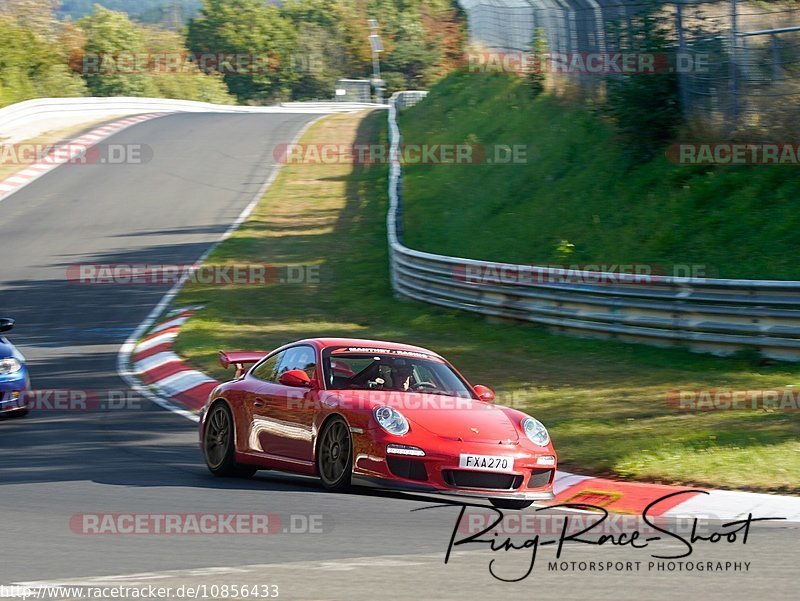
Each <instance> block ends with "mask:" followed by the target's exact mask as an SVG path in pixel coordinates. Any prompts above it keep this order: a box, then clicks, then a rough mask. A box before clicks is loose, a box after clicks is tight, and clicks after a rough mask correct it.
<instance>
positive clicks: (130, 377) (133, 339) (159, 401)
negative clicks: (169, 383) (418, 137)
mask: <svg viewBox="0 0 800 601" xmlns="http://www.w3.org/2000/svg"><path fill="white" fill-rule="evenodd" d="M327 116H329V115H328V114H325V115H320V116H319V117H317V118H316V119H313V120H311V121H309V122H308V123H306V124H305V125H304V126H303V127H302V128H301V129H300V131H299V132H297V135H296V136H295V137H294V139H293V140H292V142H291V144H293V145H294V144H297V143H298V142H299V141H300V138H302V137H303V135H305V133H306V131H308V129H309V128H310V127H311V126H312V125H314V124H315V123H317V122H318V121H319V120H320V119H322V118H323V117H327ZM282 166H283V165H282V164H278V165H277V166H276V167H275V168H274V170H273V171H272V173H271V174H270V175H269V177H268V178H267V181H265V182H264V183H263V184H262V185H261V187H260V188H259V190H258V192H256V195H255V197H254V198H253V200H251V201H250V203H249V204H248V205H247V206H246V207H245V208H244V209H243V210H242V212H241V213H239V216H238V217H237V218H236V221H234V222H233V223H232V224H231V225H230V227H229V228H228V229H227V230H226V231H225V233H224V234H222V236H221V237H220V238H219V239H218V240H217V241H216V242H213V243H212V244H211V246H209V247H208V248H207V249H206V251H205V252H204V253H203V254H202V256H201V257H200V258H199V259H197V261H195V263H194V264H193V265H192V267H191V269H188V270H186V271H185V272H184V273H183V275H182V276H181V279H180V280H178V282H177V283H176V284H175V285H174V286H173V287H172V288H170V290H169V291H168V292H167V293H166V294H165V295H164V296H163V297H161V300H160V301H159V302H158V304H157V305H156V306H155V307H153V309H152V311H150V313H149V314H148V315H147V317H145V319H144V321H143V322H142V323H140V324H139V325H138V327H137V328H136V329H135V330H134V332H133V333H132V334H131V335H130V336H128V339H127V340H126V341H125V343H124V344H123V345H122V346H121V347H120V349H119V352H118V353H117V374H118V375H119V377H120V378H122V380H123V381H124V382H125V383H126V384H127V385H128V386H129V387H130V388H131V389H132V390H134V391H136V392H138V393H139V394H141V395H142V396H144V397H145V398H146V399H147V400H149V401H151V402H152V403H155V404H156V405H158V406H159V407H162V408H163V409H166V410H167V411H171V412H173V413H177V414H178V415H181V416H183V417H185V418H186V419H188V420H191V421H193V422H199V421H200V416H199V415H196V414H194V413H192V412H191V411H187V410H186V409H183V408H182V407H179V406H177V405H176V404H175V403H173V402H172V401H171V400H169V399H167V398H166V397H164V396H162V395H160V394H156V393H155V392H153V391H152V390H150V388H149V387H147V386H146V385H144V384H143V383H142V382H141V381H139V379H138V378H137V377H136V376H135V375H134V373H133V371H132V369H131V355H132V354H133V351H134V350H135V348H136V343H137V342H138V341H139V339H140V338H141V337H142V336H144V334H145V333H146V332H147V331H148V330H149V329H150V328H151V327H152V326H153V324H154V323H155V321H156V320H157V319H158V318H159V316H161V314H162V313H163V312H164V310H165V309H166V308H167V307H168V306H169V304H170V303H171V302H172V301H173V300H174V299H175V297H176V296H177V295H178V293H179V292H180V291H181V289H182V288H183V287H184V285H185V284H186V281H187V280H188V279H189V276H190V275H192V274H193V273H194V271H195V270H196V269H197V268H198V267H199V266H200V265H201V264H202V263H203V262H204V261H205V260H206V258H207V257H208V256H209V255H210V254H211V253H212V252H213V251H214V249H215V248H217V246H219V245H220V244H222V243H223V242H224V241H225V240H227V239H228V238H229V237H230V236H231V235H232V234H233V233H234V232H235V231H236V230H238V229H239V228H240V227H241V226H242V224H243V223H244V222H245V220H246V219H247V218H248V217H249V216H250V214H251V213H252V212H253V210H255V208H256V206H258V203H259V202H260V201H261V198H262V197H263V196H264V194H266V193H267V190H269V188H270V187H271V186H272V183H273V182H274V181H275V179H276V178H277V177H278V174H279V173H280V171H281V167H282Z"/></svg>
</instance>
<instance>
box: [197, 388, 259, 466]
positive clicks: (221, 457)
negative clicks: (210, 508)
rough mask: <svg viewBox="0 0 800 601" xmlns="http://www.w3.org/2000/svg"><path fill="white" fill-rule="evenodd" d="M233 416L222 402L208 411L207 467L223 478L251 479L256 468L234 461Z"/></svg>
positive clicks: (205, 451)
mask: <svg viewBox="0 0 800 601" xmlns="http://www.w3.org/2000/svg"><path fill="white" fill-rule="evenodd" d="M233 432H234V425H233V415H232V414H231V410H230V408H229V407H228V405H227V404H226V403H224V402H222V401H218V402H217V403H214V404H213V405H212V406H211V408H210V409H209V410H208V417H207V418H206V428H205V432H203V457H204V458H205V460H206V467H208V471H210V472H211V473H212V474H214V475H215V476H220V477H222V478H250V477H251V476H252V475H253V474H255V473H256V471H257V470H256V468H254V467H253V466H250V465H241V464H238V463H236V461H235V460H234V457H235V455H234V445H233Z"/></svg>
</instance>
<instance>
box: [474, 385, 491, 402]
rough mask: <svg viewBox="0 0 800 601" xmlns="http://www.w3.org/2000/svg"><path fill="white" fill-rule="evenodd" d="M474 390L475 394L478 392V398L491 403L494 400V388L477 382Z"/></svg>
mask: <svg viewBox="0 0 800 601" xmlns="http://www.w3.org/2000/svg"><path fill="white" fill-rule="evenodd" d="M472 390H474V391H475V394H477V395H478V398H479V399H480V400H482V401H486V402H487V403H491V402H492V401H493V400H494V390H492V389H491V388H489V387H487V386H482V385H480V384H475V386H473V387H472Z"/></svg>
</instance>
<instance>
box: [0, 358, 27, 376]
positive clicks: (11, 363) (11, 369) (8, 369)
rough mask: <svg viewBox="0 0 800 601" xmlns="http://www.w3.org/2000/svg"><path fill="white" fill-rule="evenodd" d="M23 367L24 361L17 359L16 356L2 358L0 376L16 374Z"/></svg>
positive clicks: (0, 360)
mask: <svg viewBox="0 0 800 601" xmlns="http://www.w3.org/2000/svg"><path fill="white" fill-rule="evenodd" d="M21 369H22V363H20V362H19V361H18V360H17V359H14V357H9V358H7V359H0V376H6V375H8V374H14V373H17V372H18V371H19V370H21Z"/></svg>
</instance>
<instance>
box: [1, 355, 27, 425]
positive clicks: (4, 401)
mask: <svg viewBox="0 0 800 601" xmlns="http://www.w3.org/2000/svg"><path fill="white" fill-rule="evenodd" d="M29 390H30V382H29V380H28V372H27V370H26V369H25V367H23V368H22V369H21V370H19V371H18V372H16V373H13V374H7V375H0V414H3V413H13V412H16V411H25V410H26V409H27V406H26V404H25V403H26V400H27V399H26V394H25V393H27V392H28V391H29Z"/></svg>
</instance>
